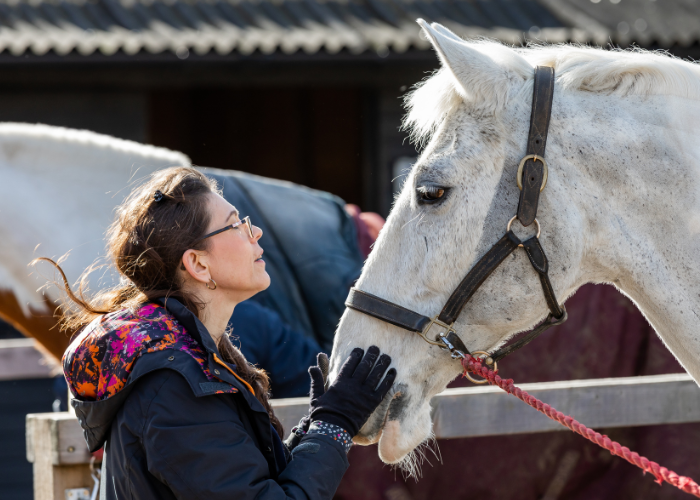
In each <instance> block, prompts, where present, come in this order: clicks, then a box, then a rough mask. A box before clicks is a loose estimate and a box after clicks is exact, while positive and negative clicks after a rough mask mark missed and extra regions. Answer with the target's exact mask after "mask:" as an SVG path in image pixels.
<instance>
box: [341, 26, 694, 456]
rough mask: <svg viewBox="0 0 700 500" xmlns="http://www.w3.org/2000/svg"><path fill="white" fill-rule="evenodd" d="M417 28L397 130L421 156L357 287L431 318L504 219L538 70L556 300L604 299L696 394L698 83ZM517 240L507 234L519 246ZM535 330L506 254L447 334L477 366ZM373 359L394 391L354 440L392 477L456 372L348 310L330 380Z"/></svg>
mask: <svg viewBox="0 0 700 500" xmlns="http://www.w3.org/2000/svg"><path fill="white" fill-rule="evenodd" d="M419 22H420V23H421V25H422V27H423V30H424V33H425V34H426V35H427V36H428V38H429V40H430V41H431V43H432V45H433V47H434V48H435V50H436V52H437V54H438V56H439V58H440V61H441V63H442V68H441V69H440V70H439V71H438V72H437V73H435V74H434V75H433V76H432V77H430V78H429V79H427V81H425V82H423V83H422V84H421V85H420V86H418V88H417V89H416V90H415V91H414V92H413V93H412V94H411V95H410V97H409V98H408V100H407V104H408V110H409V113H408V115H407V118H406V122H405V123H406V126H407V127H408V128H409V129H410V130H411V132H412V134H413V137H414V139H416V140H418V141H419V142H424V143H427V146H426V147H425V149H424V151H423V152H422V155H421V156H420V158H419V159H418V161H417V163H416V164H415V165H414V167H413V169H412V170H411V172H410V174H409V175H408V177H407V179H406V182H405V185H404V187H403V190H402V191H401V193H400V195H399V196H398V198H397V199H396V202H395V204H394V207H393V210H392V212H391V215H390V216H389V219H388V221H387V224H386V226H384V229H383V230H382V232H381V234H380V236H379V239H378V241H377V242H376V244H375V248H374V250H373V251H372V253H371V255H370V257H369V259H368V261H367V263H366V265H365V267H364V270H363V273H362V276H361V277H360V279H359V281H358V282H357V285H356V286H357V288H359V289H361V290H363V291H365V292H368V293H371V294H374V295H377V296H379V297H382V298H384V299H387V300H389V301H391V302H394V303H397V304H399V305H402V306H404V307H407V308H409V309H412V310H414V311H416V312H419V313H421V314H424V315H426V316H430V317H433V316H435V315H436V314H437V313H439V312H440V310H441V308H442V306H443V305H444V304H445V302H446V300H447V298H448V297H449V295H450V294H451V292H452V291H453V290H454V289H455V288H456V286H457V285H458V283H459V282H460V281H461V280H462V278H463V277H464V276H465V275H466V273H467V272H468V271H469V269H471V267H472V266H473V265H474V263H475V262H476V261H477V260H478V259H479V258H480V257H481V256H482V255H483V254H484V253H485V252H486V250H488V249H489V248H490V247H491V246H492V245H493V244H494V243H495V242H496V241H498V240H499V239H500V238H501V236H502V235H503V234H504V233H505V228H506V224H507V222H508V221H509V219H510V218H511V217H512V216H513V215H515V212H516V208H517V204H518V195H519V191H518V188H517V186H516V180H515V178H516V169H517V166H518V163H519V161H520V159H521V158H522V157H523V156H524V155H525V154H526V153H525V151H526V147H525V145H526V140H527V137H528V127H529V118H530V110H531V104H532V87H533V73H534V68H535V67H536V66H540V65H541V66H552V67H554V68H555V72H556V81H555V87H554V102H553V110H552V118H551V122H550V126H549V138H548V145H547V152H546V159H547V161H548V163H549V182H548V184H547V186H546V189H545V190H544V191H543V192H542V194H541V197H540V205H539V211H538V218H539V221H540V223H541V225H542V236H541V241H542V246H543V247H544V249H545V251H546V252H547V254H548V258H549V262H550V277H551V280H552V284H553V286H554V290H555V292H556V295H557V297H559V299H560V300H561V301H563V300H564V299H566V298H568V297H570V296H571V295H572V294H573V293H574V292H575V291H576V289H577V288H579V287H580V286H582V285H583V284H585V283H591V282H592V283H612V284H614V285H615V286H616V287H618V288H619V289H620V290H621V291H622V292H623V293H624V294H625V295H627V296H628V297H630V298H631V299H632V300H633V301H634V302H635V303H636V305H637V306H638V307H639V309H640V310H641V311H642V312H643V313H644V315H645V316H646V318H647V319H648V321H649V322H650V323H651V324H652V325H653V327H654V328H655V329H656V331H657V332H658V334H659V335H660V336H661V338H662V339H663V341H664V342H665V344H666V346H667V347H668V348H669V349H670V350H671V352H672V353H673V354H674V355H675V356H676V357H677V358H678V360H679V361H680V362H681V364H682V365H683V366H684V367H685V369H686V370H687V371H688V372H689V373H690V374H691V375H692V376H693V377H694V379H695V380H696V381H700V333H698V319H699V318H698V314H699V313H700V259H699V258H698V255H700V199H699V194H700V193H699V188H700V168H699V167H698V164H699V162H700V141H699V140H698V139H697V138H698V136H699V134H700V118H699V117H700V67H699V66H698V65H696V64H691V63H689V62H684V61H681V60H678V59H674V58H671V57H669V56H667V55H666V54H655V53H651V52H645V51H641V50H637V51H625V52H621V51H603V50H596V49H591V48H584V47H577V46H543V47H534V48H529V49H512V48H509V47H505V46H503V45H500V44H498V43H494V42H488V41H472V42H467V41H464V40H461V39H460V38H458V37H457V36H456V35H454V34H453V33H451V32H450V31H449V30H447V29H446V28H444V27H442V26H440V25H438V24H433V25H432V26H429V25H428V24H426V23H425V22H422V21H419ZM435 198H439V200H438V201H437V202H434V203H427V202H426V199H435ZM516 225H517V224H516ZM533 231H534V230H533V229H531V228H528V229H523V228H522V227H521V226H518V229H516V232H517V233H518V234H519V236H520V237H523V238H524V237H525V236H530V235H532V234H533ZM547 313H548V308H547V304H546V303H545V299H544V297H543V294H542V290H541V288H540V283H539V280H538V277H537V274H536V273H535V271H534V270H533V269H532V266H531V265H530V263H529V261H528V258H527V256H526V255H525V253H524V252H522V251H516V252H514V253H513V254H512V255H511V256H510V257H509V258H507V259H506V261H505V262H504V263H503V264H502V265H501V266H500V267H499V268H498V269H497V270H496V271H495V272H494V273H493V274H492V275H491V276H490V277H489V278H488V279H487V281H486V282H485V283H484V285H483V286H482V287H481V288H480V289H479V290H478V291H477V293H476V295H475V296H474V297H473V298H472V300H471V302H470V303H468V304H467V306H466V307H465V308H464V310H463V311H462V313H461V315H460V317H459V319H458V320H457V322H456V324H455V327H456V331H457V334H458V335H459V336H460V337H461V339H462V340H463V341H464V343H465V345H466V346H467V348H469V349H470V350H472V351H473V350H485V351H492V350H493V349H495V348H496V347H498V346H500V345H502V344H503V343H504V342H506V341H507V340H508V339H509V338H511V337H512V336H513V335H514V334H516V333H518V332H521V331H525V330H528V329H530V328H532V327H533V326H534V325H536V324H537V323H538V322H539V321H541V320H542V319H543V318H544V317H545V316H546V314H547ZM600 335H601V336H600V342H605V332H601V333H600ZM372 344H374V345H377V346H379V348H380V349H381V350H382V352H385V353H387V354H389V355H390V356H391V357H392V360H393V361H392V364H393V366H395V367H396V369H397V371H398V378H397V381H396V384H395V386H394V390H393V398H390V397H388V398H386V400H385V401H384V403H383V404H382V405H381V406H380V408H378V409H377V411H376V412H375V413H374V414H373V416H372V417H371V418H370V420H369V421H368V422H367V424H366V425H365V426H364V427H363V428H362V429H361V432H360V434H359V436H358V437H357V438H356V439H355V440H356V442H358V443H360V444H370V443H374V442H377V441H378V442H379V456H380V457H381V459H382V460H383V461H384V462H387V463H400V462H401V461H402V460H406V461H408V459H409V458H410V455H409V453H410V452H411V451H412V450H414V449H415V448H416V447H417V446H418V445H419V444H420V443H422V442H424V441H425V440H426V439H427V438H429V436H430V434H431V419H430V407H429V401H430V399H431V397H432V396H433V395H435V394H436V393H438V392H440V391H442V390H443V389H444V388H445V386H446V385H447V383H448V382H449V381H450V380H452V379H453V378H455V377H456V376H457V375H458V374H459V373H460V372H461V366H460V363H459V361H456V360H452V359H451V358H450V356H449V354H448V353H447V352H446V351H444V350H441V349H439V348H437V347H434V346H431V345H429V344H427V343H426V342H424V341H423V340H422V339H421V338H420V337H419V336H418V335H415V334H412V333H408V332H407V331H405V330H402V329H400V328H398V327H395V326H392V325H389V324H388V323H385V322H382V321H380V320H377V319H374V318H372V317H370V316H366V315H364V314H362V313H360V312H356V311H352V310H347V311H346V312H345V314H344V315H343V317H342V319H341V322H340V325H339V329H338V331H337V334H336V338H335V344H334V348H333V356H332V369H331V374H330V378H331V380H332V379H333V378H334V377H335V376H337V373H338V369H339V367H340V364H341V362H342V360H344V359H345V358H346V357H347V356H348V354H349V352H350V350H351V349H352V348H353V347H356V346H360V347H363V348H367V347H368V346H370V345H372ZM518 355H521V356H526V355H527V354H526V351H521V353H518ZM551 355H552V356H556V355H557V353H551ZM581 355H582V356H585V355H586V353H585V352H583V353H581ZM542 362H543V363H546V362H547V360H546V359H543V360H542ZM465 418H468V416H466V415H465ZM404 463H405V462H404Z"/></svg>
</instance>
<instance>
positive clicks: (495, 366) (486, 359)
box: [464, 351, 498, 385]
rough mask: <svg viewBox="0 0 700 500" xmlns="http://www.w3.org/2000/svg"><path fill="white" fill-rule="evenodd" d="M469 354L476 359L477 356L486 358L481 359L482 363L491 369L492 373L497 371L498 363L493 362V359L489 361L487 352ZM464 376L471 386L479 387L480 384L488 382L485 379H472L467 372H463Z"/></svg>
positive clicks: (489, 357) (489, 356)
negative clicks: (476, 385)
mask: <svg viewBox="0 0 700 500" xmlns="http://www.w3.org/2000/svg"><path fill="white" fill-rule="evenodd" d="M471 354H472V357H474V358H476V357H478V356H486V358H481V359H482V360H483V361H484V363H486V365H487V366H488V367H489V368H491V369H492V370H493V371H496V370H498V363H497V362H494V361H493V359H491V355H490V354H489V353H488V352H486V351H473V352H472V353H471ZM489 360H490V361H491V363H489ZM492 365H493V366H492ZM464 376H465V377H467V378H468V379H469V381H470V382H471V383H473V384H478V385H481V384H487V383H488V380H486V379H485V378H482V379H476V378H474V377H472V376H471V375H470V374H469V372H464Z"/></svg>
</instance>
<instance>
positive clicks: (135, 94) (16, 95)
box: [0, 90, 146, 142]
mask: <svg viewBox="0 0 700 500" xmlns="http://www.w3.org/2000/svg"><path fill="white" fill-rule="evenodd" d="M0 121H12V122H27V123H45V124H48V125H57V126H62V127H71V128H79V129H87V130H92V131H94V132H100V133H103V134H108V135H113V136H115V137H119V138H122V139H131V140H133V141H139V142H143V141H144V140H145V138H146V94H145V92H142V91H141V92H139V91H126V92H125V91H118V90H87V91H85V90H74V91H69V90H68V91H63V90H54V91H52V90H36V91H18V90H6V91H2V92H0Z"/></svg>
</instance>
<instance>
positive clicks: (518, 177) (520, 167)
mask: <svg viewBox="0 0 700 500" xmlns="http://www.w3.org/2000/svg"><path fill="white" fill-rule="evenodd" d="M527 160H532V161H541V162H542V165H544V167H543V168H544V172H543V176H542V185H541V186H540V193H541V192H542V191H544V187H545V186H546V185H547V177H549V168H548V167H547V162H546V161H545V159H544V158H542V157H541V156H537V155H527V156H525V157H523V159H522V160H520V165H518V173H517V174H516V176H515V181H516V182H517V183H518V189H520V191H522V190H523V168H524V167H525V162H526V161H527Z"/></svg>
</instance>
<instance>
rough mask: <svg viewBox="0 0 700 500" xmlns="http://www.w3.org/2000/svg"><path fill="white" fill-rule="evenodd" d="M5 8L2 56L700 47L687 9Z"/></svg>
mask: <svg viewBox="0 0 700 500" xmlns="http://www.w3.org/2000/svg"><path fill="white" fill-rule="evenodd" d="M661 4H662V1H661V0H658V1H654V0H0V53H9V54H13V55H22V54H26V53H33V54H36V55H42V54H46V53H49V52H53V53H56V54H59V55H64V54H68V53H77V54H81V55H90V54H95V53H102V54H104V55H111V54H115V53H117V52H121V53H126V54H136V53H140V52H146V53H153V54H159V53H165V52H168V51H169V52H174V53H176V54H177V55H178V56H179V57H182V58H184V57H187V56H188V55H189V54H190V52H194V53H196V54H207V53H218V54H229V53H233V52H235V53H239V54H250V53H252V52H254V51H260V52H262V53H265V54H269V53H273V52H281V53H295V52H299V51H301V52H305V53H315V52H318V51H321V50H325V51H326V52H329V53H336V52H338V51H341V50H347V51H349V52H351V53H360V52H364V51H367V50H374V51H377V52H378V53H379V54H382V53H388V51H394V52H404V51H406V50H408V49H410V48H414V49H427V48H428V47H429V45H428V42H427V40H425V39H424V38H423V37H421V36H420V31H419V29H418V26H417V25H416V23H415V19H416V18H419V17H422V18H424V19H426V20H428V21H437V22H440V23H442V24H444V25H445V26H447V27H449V28H450V29H452V30H453V31H455V32H456V33H458V34H459V35H461V36H465V37H466V36H470V37H473V36H488V37H493V38H498V39H501V40H503V41H506V42H510V43H519V42H521V41H523V40H525V39H539V40H544V41H548V42H564V41H579V42H592V43H597V44H605V43H608V42H610V41H612V42H617V43H621V44H624V45H626V44H628V43H630V42H638V43H640V44H642V45H648V44H651V43H657V44H659V45H660V46H664V47H665V46H670V45H673V44H675V43H680V44H683V45H687V44H691V43H694V42H695V41H697V39H698V37H700V29H698V28H699V27H700V3H699V2H692V1H689V0H663V8H662V7H661Z"/></svg>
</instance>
